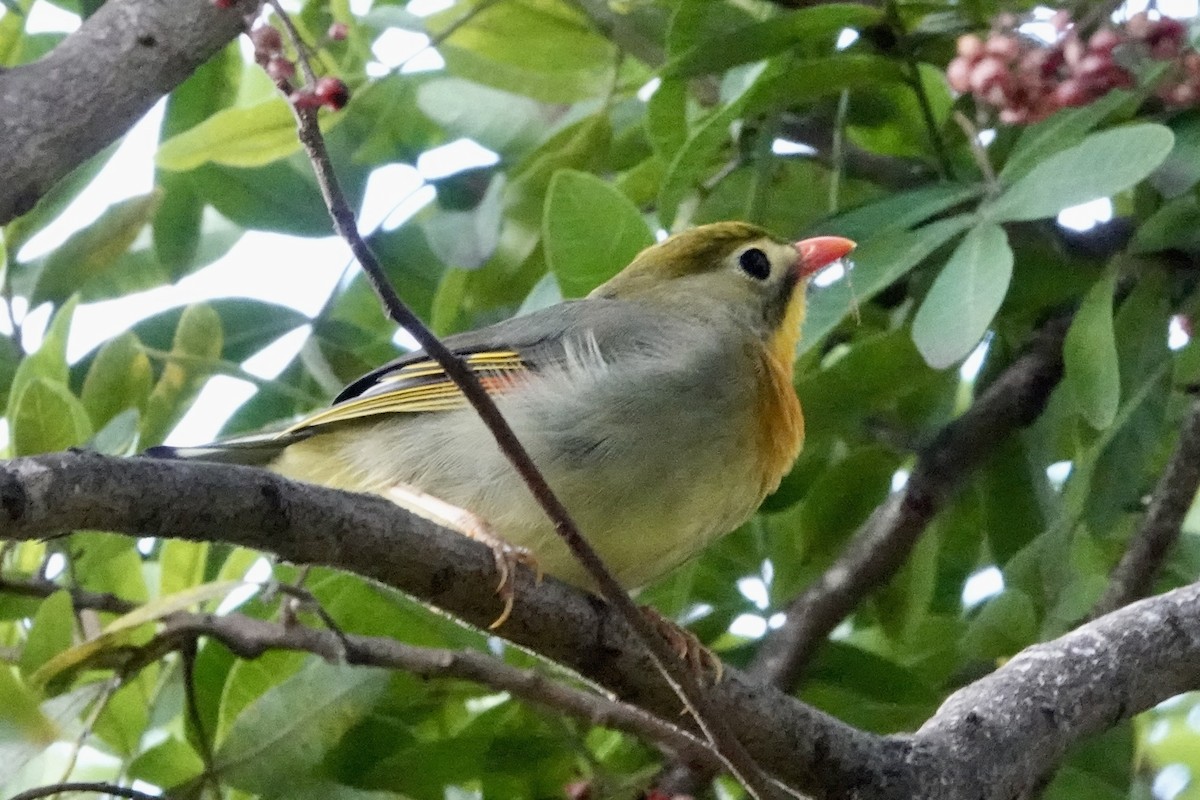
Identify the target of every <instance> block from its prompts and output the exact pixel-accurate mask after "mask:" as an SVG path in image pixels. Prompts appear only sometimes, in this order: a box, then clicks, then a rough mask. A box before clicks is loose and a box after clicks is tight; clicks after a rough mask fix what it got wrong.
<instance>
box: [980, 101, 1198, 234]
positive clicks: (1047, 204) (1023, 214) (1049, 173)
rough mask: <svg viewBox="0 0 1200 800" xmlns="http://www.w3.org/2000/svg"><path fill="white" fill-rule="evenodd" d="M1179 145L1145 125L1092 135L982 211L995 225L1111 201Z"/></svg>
mask: <svg viewBox="0 0 1200 800" xmlns="http://www.w3.org/2000/svg"><path fill="white" fill-rule="evenodd" d="M1174 141H1175V137H1174V135H1173V134H1172V133H1171V130H1170V129H1169V128H1167V127H1165V126H1163V125H1156V124H1153V123H1141V124H1137V125H1126V126H1123V127H1120V128H1113V129H1112V130H1107V131H1103V132H1101V133H1093V134H1092V135H1091V136H1088V137H1087V138H1086V139H1084V140H1083V141H1082V142H1080V143H1079V144H1077V145H1075V146H1074V147H1071V148H1068V149H1066V150H1062V151H1059V152H1057V153H1055V154H1054V155H1052V156H1050V157H1048V158H1046V159H1044V160H1042V161H1040V162H1038V164H1037V166H1035V167H1033V168H1032V169H1031V170H1030V171H1029V172H1028V173H1027V174H1026V175H1024V176H1023V177H1021V178H1020V179H1018V180H1017V181H1016V182H1015V183H1014V184H1013V185H1012V186H1011V187H1010V188H1009V189H1008V190H1007V191H1006V192H1004V193H1003V194H1002V195H1000V197H999V198H997V200H996V201H995V203H993V204H992V205H991V206H990V207H987V206H985V207H984V213H985V214H986V215H987V216H988V217H989V218H990V219H993V220H995V221H997V222H1007V221H1014V220H1027V219H1041V218H1042V217H1051V216H1054V215H1055V214H1057V213H1058V212H1060V211H1062V210H1063V209H1064V208H1070V207H1071V206H1076V205H1079V204H1080V203H1086V202H1088V201H1090V200H1096V199H1099V198H1102V197H1111V196H1112V195H1114V194H1116V193H1117V192H1121V191H1124V190H1125V189H1128V188H1130V187H1131V186H1133V185H1134V184H1136V183H1138V182H1139V181H1141V180H1142V179H1143V178H1145V177H1146V176H1148V175H1149V174H1150V173H1151V172H1153V171H1154V169H1155V168H1156V167H1157V166H1158V165H1159V164H1161V163H1162V162H1163V159H1165V158H1166V157H1167V154H1168V153H1170V152H1171V146H1172V144H1173V143H1174Z"/></svg>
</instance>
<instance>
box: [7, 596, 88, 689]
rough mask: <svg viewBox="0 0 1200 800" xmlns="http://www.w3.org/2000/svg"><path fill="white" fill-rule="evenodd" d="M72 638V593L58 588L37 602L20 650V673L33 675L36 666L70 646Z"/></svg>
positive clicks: (73, 618)
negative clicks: (23, 644)
mask: <svg viewBox="0 0 1200 800" xmlns="http://www.w3.org/2000/svg"><path fill="white" fill-rule="evenodd" d="M74 637H75V606H74V604H73V603H72V602H71V593H70V592H68V591H66V590H60V591H57V592H55V593H54V594H52V595H50V596H49V597H47V598H46V599H45V600H43V601H42V602H41V603H40V604H38V610H37V614H35V615H34V617H33V625H32V626H30V628H29V634H28V635H27V636H26V638H25V646H24V647H23V648H22V649H21V660H20V664H19V665H20V667H21V673H22V674H23V675H26V676H28V675H32V674H33V673H34V672H36V671H37V669H38V667H40V666H42V664H45V663H46V662H47V661H49V660H50V659H51V658H53V657H54V656H56V655H58V654H59V653H61V652H62V651H64V650H66V649H67V648H68V647H70V646H71V643H72V641H73V640H74Z"/></svg>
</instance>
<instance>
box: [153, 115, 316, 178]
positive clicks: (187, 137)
mask: <svg viewBox="0 0 1200 800" xmlns="http://www.w3.org/2000/svg"><path fill="white" fill-rule="evenodd" d="M334 119H336V117H332V116H324V115H323V116H322V117H321V121H322V124H321V128H322V130H324V129H326V128H327V127H328V126H329V125H330V124H331V123H332V121H333V120H334ZM299 149H300V140H299V138H297V136H296V119H295V117H293V116H292V109H291V107H290V106H289V105H288V104H287V102H286V101H285V100H283V99H281V98H274V99H271V100H267V101H266V102H263V103H259V104H258V105H254V106H250V107H248V108H227V109H224V110H222V111H218V112H217V113H215V114H213V115H212V116H211V117H209V118H208V119H206V120H204V121H203V122H201V123H200V124H198V125H194V126H192V127H191V128H189V129H187V130H186V131H184V132H183V133H179V134H176V135H175V136H172V137H171V138H170V139H167V140H166V141H165V142H163V143H162V144H161V145H159V148H158V153H157V154H155V157H154V163H155V165H156V166H157V167H158V168H159V169H166V170H171V171H173V172H185V171H187V170H191V169H195V168H196V167H199V166H201V165H203V164H210V163H211V164H222V165H224V166H227V167H261V166H265V165H267V164H270V163H271V162H273V161H278V160H280V159H282V158H286V157H288V156H290V155H291V154H292V153H295V152H296V151H298V150H299Z"/></svg>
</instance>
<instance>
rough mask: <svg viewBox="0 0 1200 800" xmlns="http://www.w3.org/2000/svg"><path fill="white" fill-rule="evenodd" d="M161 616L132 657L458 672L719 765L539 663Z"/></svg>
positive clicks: (92, 598) (108, 607) (253, 620)
mask: <svg viewBox="0 0 1200 800" xmlns="http://www.w3.org/2000/svg"><path fill="white" fill-rule="evenodd" d="M62 589H63V587H62V586H59V585H58V584H55V583H53V582H51V581H14V580H6V579H3V578H0V593H4V594H14V595H19V596H22V597H40V598H45V597H49V596H50V595H51V594H53V593H55V592H57V591H61V590H62ZM69 591H70V594H71V602H72V603H73V605H74V606H75V608H76V610H80V609H91V610H95V611H106V612H109V613H113V614H128V613H129V612H131V611H133V610H134V609H136V608H138V605H137V604H136V603H132V602H130V601H128V600H124V599H122V598H119V597H116V596H115V595H112V594H106V593H97V592H89V591H85V590H80V589H70V590H69ZM162 622H163V624H164V629H163V630H162V631H161V632H160V633H159V634H158V635H156V636H155V637H154V639H152V640H151V641H150V642H148V643H147V644H145V645H143V646H142V647H140V648H138V649H137V652H136V653H135V652H133V651H130V656H131V657H132V658H135V659H136V660H138V662H139V663H141V661H142V659H143V658H147V657H148V658H149V659H150V660H157V658H158V657H160V656H161V654H162V653H163V652H164V651H167V652H169V651H172V650H180V649H181V648H184V647H187V646H190V643H192V642H194V641H195V640H197V639H198V638H200V637H207V638H210V639H212V640H214V641H217V642H220V643H221V644H222V645H224V646H225V647H226V648H227V649H228V650H229V651H230V652H231V653H233V654H234V655H236V656H238V657H240V658H246V659H254V658H258V657H259V656H261V655H263V654H264V653H266V652H268V651H271V650H293V651H298V652H305V653H312V654H313V655H316V656H320V657H321V658H323V659H325V660H326V661H329V662H331V663H346V664H352V665H354V666H369V667H383V668H385V669H394V670H404V671H405V672H411V673H413V674H414V675H418V676H420V677H422V678H460V679H462V680H468V681H474V682H475V683H479V684H481V685H484V686H488V687H490V688H493V689H497V690H499V691H505V692H509V693H511V694H512V695H513V696H514V697H518V698H520V699H522V700H524V701H526V702H528V703H530V704H533V705H537V706H539V707H541V708H545V709H548V710H550V711H556V712H561V713H565V714H569V715H571V716H573V717H576V718H578V719H581V720H583V721H584V722H587V723H589V724H592V725H602V726H604V727H608V728H612V729H613V730H619V731H623V732H625V733H629V734H632V735H634V736H637V737H639V738H641V739H643V740H644V741H646V742H648V743H650V744H655V745H658V746H659V747H660V748H662V749H663V750H665V751H666V752H669V753H672V754H674V755H677V756H678V757H681V758H686V759H688V760H689V761H694V762H695V763H698V764H703V765H705V766H706V767H707V768H709V769H712V770H718V771H719V770H720V769H721V759H720V758H719V757H718V756H717V754H716V752H715V751H714V750H713V749H712V748H711V747H710V746H708V745H707V744H705V743H704V742H703V741H701V740H700V739H698V738H696V737H695V736H694V735H692V734H690V733H688V732H687V731H684V730H683V729H682V728H679V727H678V726H676V725H673V724H671V723H670V722H667V721H664V720H663V719H661V718H659V717H656V716H654V715H652V714H650V713H648V712H646V711H643V710H642V709H640V708H637V707H635V706H631V705H628V704H626V703H622V702H620V701H616V700H611V699H609V698H608V697H606V696H603V695H600V694H597V693H596V692H592V691H585V690H583V689H577V688H575V687H573V686H568V685H566V684H564V683H562V682H560V681H556V680H554V679H552V678H551V677H549V676H548V675H545V674H544V673H542V672H539V671H537V670H533V669H519V668H517V667H514V666H511V665H509V664H506V663H504V662H503V661H500V660H499V659H497V658H494V657H492V656H490V655H487V654H485V653H478V652H474V651H470V650H463V651H458V650H445V649H441V648H436V647H417V646H414V645H409V644H404V643H403V642H398V641H396V640H395V639H389V638H386V637H382V636H362V635H358V634H353V633H344V632H342V631H340V630H337V629H333V628H329V629H325V630H321V629H319V628H313V627H309V626H307V625H301V624H298V623H294V624H289V623H278V622H271V621H269V620H265V619H258V618H257V617H249V616H246V615H245V614H238V613H232V614H224V615H219V616H218V615H215V614H200V613H190V612H177V613H174V614H170V615H168V616H167V617H165V618H164V619H163V620H162ZM123 647H125V645H123Z"/></svg>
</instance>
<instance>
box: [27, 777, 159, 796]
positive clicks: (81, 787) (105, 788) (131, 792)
mask: <svg viewBox="0 0 1200 800" xmlns="http://www.w3.org/2000/svg"><path fill="white" fill-rule="evenodd" d="M63 792H91V793H93V794H107V795H110V796H111V795H116V796H117V797H126V798H129V800H170V795H166V794H148V793H146V792H139V791H138V790H137V789H130V788H128V787H126V786H118V785H117V784H115V783H103V782H101V781H86V782H80V781H75V782H67V783H51V784H47V785H46V786H37V787H34V788H33V789H26V790H25V791H23V792H18V793H17V794H14V795H13V796H12V797H10V798H8V800H39V798H42V797H53V796H54V795H56V794H62V793H63Z"/></svg>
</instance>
